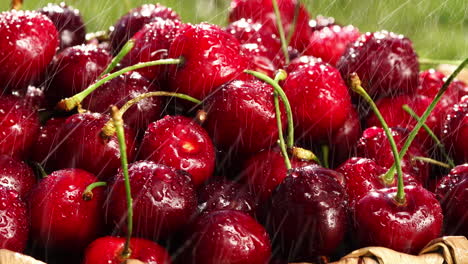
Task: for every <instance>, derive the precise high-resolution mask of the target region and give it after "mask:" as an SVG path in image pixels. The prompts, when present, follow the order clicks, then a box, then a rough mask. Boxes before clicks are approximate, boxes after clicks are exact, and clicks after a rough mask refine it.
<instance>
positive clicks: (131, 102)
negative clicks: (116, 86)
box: [102, 91, 201, 137]
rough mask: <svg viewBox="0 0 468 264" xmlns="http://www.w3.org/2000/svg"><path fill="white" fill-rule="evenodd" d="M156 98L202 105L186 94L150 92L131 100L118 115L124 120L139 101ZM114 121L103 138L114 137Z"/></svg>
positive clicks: (107, 127)
mask: <svg viewBox="0 0 468 264" xmlns="http://www.w3.org/2000/svg"><path fill="white" fill-rule="evenodd" d="M154 96H169V97H177V98H180V99H184V100H187V101H189V102H192V103H194V104H201V101H200V100H198V99H196V98H194V97H191V96H189V95H186V94H182V93H173V92H165V91H157V92H149V93H144V94H141V95H139V96H137V97H135V98H133V99H131V100H129V101H128V102H126V103H125V104H124V105H123V106H122V107H121V108H120V109H119V110H117V111H118V113H117V114H118V115H120V117H121V118H122V117H123V115H124V114H125V112H126V111H127V110H128V109H129V108H130V107H132V106H133V105H134V104H136V103H138V102H139V101H141V100H144V99H146V98H149V97H154ZM113 123H114V122H113V120H110V121H109V122H107V123H106V124H105V125H104V127H103V128H102V133H103V136H104V137H111V136H112V135H114V133H115V127H114V124H113Z"/></svg>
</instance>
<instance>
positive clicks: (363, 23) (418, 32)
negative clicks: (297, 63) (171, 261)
mask: <svg viewBox="0 0 468 264" xmlns="http://www.w3.org/2000/svg"><path fill="white" fill-rule="evenodd" d="M24 1H25V4H24V8H25V9H36V8H39V7H41V6H44V5H45V4H46V3H48V2H50V1H49V0H24ZM62 1H63V0H62ZM52 2H60V1H55V0H52ZM65 2H66V3H68V4H69V5H72V6H74V7H76V8H78V9H79V10H80V11H81V13H82V15H83V16H84V19H85V21H86V23H87V30H88V32H89V31H96V30H101V29H106V28H108V27H109V26H110V25H112V24H113V23H114V22H115V21H116V19H117V18H118V17H120V16H121V15H123V14H124V13H126V12H127V11H128V10H129V9H130V8H132V7H136V6H139V5H141V4H143V3H156V2H152V1H149V0H66V1H65ZM159 2H160V3H162V4H164V5H167V6H169V7H172V8H173V9H175V10H176V11H177V12H179V14H181V16H182V18H183V20H184V21H185V22H192V23H197V22H201V21H208V22H211V23H216V24H219V25H225V24H226V17H227V12H228V7H229V2H230V0H159ZM303 2H304V3H305V5H306V6H307V8H308V9H309V11H310V12H311V14H312V15H317V14H323V15H327V16H334V17H335V18H336V19H337V21H338V22H340V23H342V24H353V25H355V26H357V27H358V28H359V29H360V30H361V31H362V32H365V31H377V30H381V29H386V30H391V31H394V32H398V33H402V34H404V35H406V36H408V37H409V38H411V39H412V40H413V42H414V45H415V47H416V50H417V52H418V54H419V55H420V57H425V58H438V59H463V58H465V57H467V56H468V1H467V0H448V1H444V0H440V1H439V0H331V1H327V0H303ZM8 8H9V0H0V10H7V9H8ZM0 37H1V36H0Z"/></svg>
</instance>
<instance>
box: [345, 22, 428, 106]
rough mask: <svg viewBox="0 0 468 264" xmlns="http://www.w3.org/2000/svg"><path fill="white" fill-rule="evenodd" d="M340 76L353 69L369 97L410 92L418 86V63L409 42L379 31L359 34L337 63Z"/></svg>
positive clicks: (395, 35) (347, 74)
mask: <svg viewBox="0 0 468 264" xmlns="http://www.w3.org/2000/svg"><path fill="white" fill-rule="evenodd" d="M337 67H338V69H340V72H341V75H342V76H343V79H345V80H347V79H348V78H349V75H350V74H351V73H353V72H356V73H357V74H358V75H359V77H360V78H361V80H362V81H363V87H364V88H365V89H366V91H367V92H368V93H369V94H370V95H371V96H372V97H377V96H380V95H396V94H400V93H413V92H415V91H416V89H417V87H418V74H419V63H418V58H417V55H416V53H415V51H414V49H413V45H412V43H411V41H410V40H409V39H408V38H406V37H404V36H403V35H398V34H395V33H393V32H387V31H379V32H374V33H370V32H368V33H366V34H363V35H361V37H359V39H358V40H357V41H356V42H354V43H353V44H351V45H349V46H348V47H347V49H346V51H345V52H344V54H343V56H342V57H341V59H340V61H339V62H338V64H337Z"/></svg>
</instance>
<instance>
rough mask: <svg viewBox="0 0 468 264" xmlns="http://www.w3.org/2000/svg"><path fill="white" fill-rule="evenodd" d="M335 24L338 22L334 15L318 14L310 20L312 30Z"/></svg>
mask: <svg viewBox="0 0 468 264" xmlns="http://www.w3.org/2000/svg"><path fill="white" fill-rule="evenodd" d="M334 25H337V23H335V18H334V17H326V16H322V15H318V16H317V17H315V18H313V19H311V20H309V27H310V29H311V30H312V32H314V31H317V30H321V29H323V28H325V27H332V26H334Z"/></svg>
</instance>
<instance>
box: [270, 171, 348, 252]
mask: <svg viewBox="0 0 468 264" xmlns="http://www.w3.org/2000/svg"><path fill="white" fill-rule="evenodd" d="M335 177H337V175H336V172H335V171H332V170H329V169H324V168H320V167H317V166H315V165H312V166H306V167H300V168H295V169H292V170H291V171H289V175H288V176H287V177H286V178H285V179H284V180H283V182H282V183H281V184H280V185H279V186H278V188H277V189H276V191H275V192H274V193H273V196H272V201H271V215H270V217H271V223H272V225H271V228H270V232H271V234H278V235H277V243H278V244H279V246H280V247H281V250H282V252H283V254H285V255H287V256H290V259H289V260H294V261H296V260H302V259H310V257H313V256H318V255H328V254H330V253H332V252H333V251H334V250H335V249H336V248H337V246H338V245H339V244H340V242H341V241H342V239H343V236H344V233H345V229H346V225H347V223H346V222H347V212H346V203H345V193H344V189H343V187H342V186H341V184H340V182H339V181H338V180H336V178H335ZM302 238H303V239H302Z"/></svg>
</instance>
